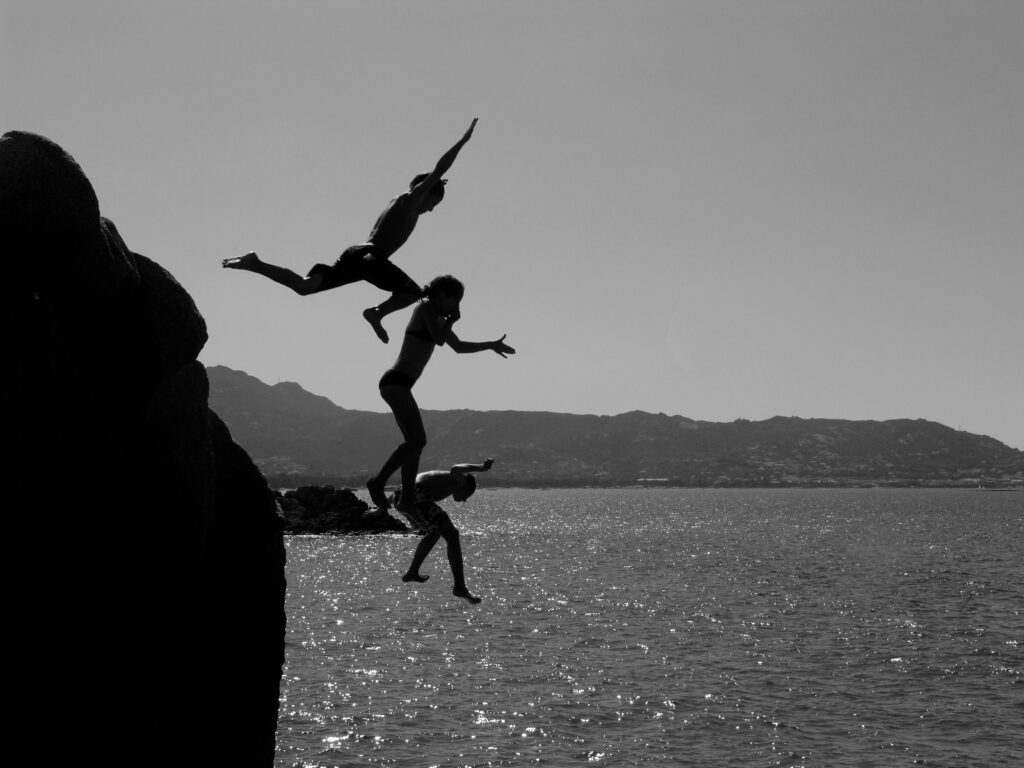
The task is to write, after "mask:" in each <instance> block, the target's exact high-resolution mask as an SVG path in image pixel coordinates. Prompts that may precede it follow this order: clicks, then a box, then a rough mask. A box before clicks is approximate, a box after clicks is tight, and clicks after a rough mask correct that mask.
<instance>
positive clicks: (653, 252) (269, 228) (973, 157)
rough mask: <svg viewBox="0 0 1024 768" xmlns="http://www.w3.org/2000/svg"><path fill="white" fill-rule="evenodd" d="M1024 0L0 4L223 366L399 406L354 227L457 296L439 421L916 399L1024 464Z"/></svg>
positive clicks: (98, 179) (93, 169) (13, 125)
mask: <svg viewBox="0 0 1024 768" xmlns="http://www.w3.org/2000/svg"><path fill="white" fill-rule="evenodd" d="M1021 40H1024V3H1022V2H1019V0H1005V1H1003V2H997V1H993V0H961V1H959V2H951V1H950V0H877V1H876V0H857V2H852V1H849V2H839V1H837V0H707V1H706V2H702V1H697V0H664V1H659V0H621V1H619V2H602V1H600V0H594V1H583V0H523V1H522V2H514V3H513V2H494V1H493V0H434V1H432V2H415V1H413V0H404V1H398V0H366V1H365V2H364V1H356V0H351V1H349V2H342V1H338V2H297V1H294V0H293V1H292V2H283V1H281V2H237V1H227V2H208V1H203V2H197V1H196V0H173V2H153V1H150V2H145V3H142V2H125V1H123V0H122V1H120V2H111V1H109V0H90V2H88V3H82V2H78V0H69V1H62V2H53V1H48V0H0V129H2V130H4V131H6V130H26V131H32V132H35V133H40V134H42V135H44V136H47V137H48V138H50V139H53V140H54V141H56V142H57V143H58V144H60V145H61V146H63V147H64V148H65V149H66V150H67V151H68V152H69V153H70V154H71V155H72V156H73V157H74V158H75V159H76V160H77V161H78V162H79V163H80V165H81V166H82V168H83V169H84V170H85V172H86V174H87V175H88V176H89V178H90V180H91V181H92V184H93V186H94V187H95V189H96V192H97V195H98V197H99V200H100V209H101V212H102V214H103V215H104V216H106V217H108V218H110V219H112V220H113V221H114V222H115V223H116V224H117V226H118V229H119V230H120V232H121V234H122V235H123V237H124V239H125V241H126V242H127V244H128V246H129V247H130V248H131V249H132V250H133V251H135V252H137V253H140V254H143V255H145V256H147V257H149V258H151V259H153V260H155V261H157V262H159V263H160V264H161V265H163V266H164V267H165V268H166V269H168V270H169V271H170V272H171V273H172V274H173V275H174V276H175V278H176V279H177V280H178V281H179V282H180V283H181V284H182V285H183V286H184V287H185V288H186V289H187V290H188V291H189V293H190V294H191V295H192V297H193V298H194V299H195V301H196V304H197V306H198V307H199V310H200V312H201V313H202V315H203V317H204V318H205V320H206V323H207V326H208V330H209V335H210V339H209V342H208V343H207V344H206V347H205V348H204V349H203V351H202V353H201V356H200V359H201V360H202V362H203V363H205V364H206V365H225V366H228V367H231V368H235V369H239V370H243V371H245V372H247V373H249V374H251V375H253V376H256V377H257V378H259V379H261V380H263V381H265V382H267V383H268V384H276V383H278V382H281V381H294V382H298V383H299V384H301V385H302V386H303V387H304V388H306V389H307V390H309V391H311V392H314V393H316V394H319V395H324V396H326V397H328V398H330V399H331V400H332V401H333V402H335V403H336V404H338V405H340V406H343V407H345V408H354V409H363V410H372V411H386V410H387V407H386V406H385V404H384V403H383V401H381V400H380V397H379V394H378V393H377V387H376V384H377V380H378V379H379V377H380V375H381V373H382V372H383V371H384V370H385V369H387V368H388V367H389V366H390V365H391V363H392V362H393V361H394V359H395V356H396V353H397V340H398V338H400V336H401V331H402V329H403V327H404V325H405V323H406V322H407V319H408V310H406V311H404V312H402V313H399V314H395V315H392V316H391V317H389V318H388V319H387V320H386V321H385V325H386V327H387V328H388V330H389V331H390V333H391V336H392V339H393V340H392V342H391V343H390V344H388V345H385V344H382V343H381V342H380V341H379V340H378V339H377V338H376V336H375V335H374V334H373V333H372V332H371V330H370V328H369V326H368V325H367V324H366V323H365V322H364V321H363V320H362V318H361V311H362V309H364V308H366V307H369V306H372V305H375V304H377V303H379V302H380V301H381V300H383V298H385V294H383V293H382V292H381V291H379V290H378V289H376V288H374V287H372V286H370V285H368V284H358V285H353V286H346V287H342V288H338V289H336V290H332V291H328V292H325V293H322V294H318V295H315V296H309V297H300V296H298V295H296V294H294V293H292V292H291V291H289V290H288V289H286V288H284V287H282V286H280V285H277V284H275V283H273V282H271V281H269V280H267V279H265V278H263V277H260V276H258V275H254V274H249V273H244V272H239V271H234V270H226V269H223V268H222V267H221V266H220V264H221V260H222V259H224V258H228V257H232V256H236V255H240V254H242V253H244V252H246V251H250V250H252V251H256V252H257V253H259V254H260V256H261V257H262V258H263V259H265V260H267V261H270V262H272V263H276V264H279V265H282V266H286V267H288V268H290V269H293V270H295V271H296V272H300V273H305V271H306V270H307V269H308V268H309V267H310V266H312V265H313V264H314V263H317V262H326V263H330V262H331V261H333V260H334V258H336V257H337V255H338V254H339V253H340V252H341V251H342V250H344V249H345V248H346V247H348V246H349V245H352V244H355V243H359V242H362V241H363V240H365V238H366V237H367V235H368V234H369V232H370V229H371V227H372V225H373V222H374V221H375V219H376V217H377V216H378V214H379V213H380V212H381V211H382V210H383V208H384V206H385V205H386V204H387V203H388V201H389V200H390V199H391V198H392V197H394V196H395V195H397V194H398V193H400V192H401V191H403V190H404V189H405V188H406V187H407V185H408V182H409V180H410V179H411V178H412V176H413V175H415V174H416V173H418V172H421V171H428V170H430V169H431V168H432V167H433V166H434V164H435V163H436V162H437V160H438V158H439V157H440V156H441V154H443V153H444V151H445V150H447V149H448V148H450V147H451V146H452V145H453V144H454V143H455V142H456V141H457V140H458V139H459V137H460V136H461V135H462V134H463V132H464V131H465V130H466V128H468V127H469V124H470V122H471V120H472V119H473V118H479V123H478V125H477V128H476V131H475V133H474V136H473V138H472V140H471V141H470V142H469V143H468V144H467V145H466V146H465V147H464V148H463V149H462V151H461V153H460V154H459V156H458V158H457V160H456V161H455V164H454V166H453V167H452V168H451V170H450V171H449V173H448V178H449V179H450V181H449V184H448V187H447V195H446V198H445V200H444V201H443V202H442V204H441V205H439V206H438V207H437V208H436V209H435V210H434V211H433V212H431V213H429V214H426V215H424V216H422V217H421V218H420V221H419V224H418V226H417V228H416V231H415V232H413V234H412V236H411V237H410V239H409V241H408V242H407V243H406V244H405V245H404V246H403V247H402V248H401V249H400V250H399V251H398V252H397V253H396V254H395V256H394V257H393V260H394V262H395V263H396V264H398V265H399V266H400V267H402V268H403V269H405V270H406V271H407V272H408V273H409V274H410V275H411V276H412V277H413V278H414V279H416V280H417V281H419V282H420V283H425V282H427V281H428V280H430V279H431V278H432V277H434V276H436V275H440V274H445V273H448V274H453V275H456V276H457V277H459V278H460V279H461V280H462V281H463V282H464V283H465V284H466V297H465V299H464V301H463V304H462V319H461V320H460V322H459V323H458V325H457V326H456V330H457V332H458V333H459V336H460V337H461V338H463V339H467V340H473V341H486V340H492V339H496V338H499V337H501V336H502V335H503V334H507V338H506V341H507V343H509V344H511V345H512V346H513V347H515V348H516V349H517V352H518V353H517V354H516V355H514V356H511V357H509V358H507V359H503V358H501V357H499V356H498V355H495V354H493V353H491V352H489V351H488V352H483V353H479V354H467V355H457V354H455V353H454V352H453V351H452V350H450V349H443V350H439V351H438V352H437V353H436V354H435V356H434V358H433V359H432V360H431V362H430V365H429V366H428V368H427V370H426V372H425V373H424V375H423V378H422V379H421V380H420V381H419V382H418V383H417V386H416V389H415V393H416V397H417V399H418V401H419V403H420V406H421V407H422V408H425V409H453V408H470V409H476V410H542V411H555V412H566V413H591V414H609V415H610V414H617V413H622V412H625V411H631V410H643V411H649V412H663V413H667V414H671V415H676V414H678V415H683V416H687V417H690V418H694V419H700V420H708V421H732V420H734V419H738V418H745V419H751V420H760V419H765V418H770V417H772V416H776V415H781V416H800V417H804V418H812V417H813V418H836V419H877V420H882V419H896V418H921V419H929V420H933V421H938V422H941V423H943V424H946V425H948V426H950V427H953V428H956V429H963V430H966V431H969V432H975V433H980V434H986V435H990V436H991V437H994V438H996V439H998V440H1001V441H1002V442H1004V443H1006V444H1008V445H1010V446H1012V447H1015V448H1020V449H1024V396H1022V393H1024V354H1022V351H1021V350H1024V259H1022V257H1024V247H1022V246H1024V141H1022V136H1024V45H1021Z"/></svg>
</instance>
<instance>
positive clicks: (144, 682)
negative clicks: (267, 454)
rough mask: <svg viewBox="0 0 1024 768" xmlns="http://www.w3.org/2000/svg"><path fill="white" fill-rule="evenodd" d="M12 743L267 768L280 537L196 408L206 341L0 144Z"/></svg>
mask: <svg viewBox="0 0 1024 768" xmlns="http://www.w3.org/2000/svg"><path fill="white" fill-rule="evenodd" d="M0 243H2V246H0V259H2V267H0V268H2V270H3V278H2V282H0V307H2V309H0V329H2V330H0V339H2V344H3V350H2V354H3V376H2V377H0V387H2V390H0V403H2V406H0V420H2V421H0V434H2V443H3V455H2V457H0V460H2V466H3V469H4V472H5V477H4V480H5V482H4V483H3V487H4V489H5V490H6V491H7V492H8V498H9V500H10V501H11V502H12V503H10V504H8V506H7V510H6V511H7V516H6V519H7V521H8V526H9V533H8V537H7V542H8V557H7V558H5V561H6V562H7V564H8V567H7V588H8V594H9V595H10V596H11V597H10V603H11V604H12V605H11V608H10V609H9V611H8V614H7V617H6V618H7V621H6V626H7V627H8V630H7V641H8V642H7V645H8V649H9V650H8V652H7V653H8V664H7V666H8V668H9V669H11V670H12V674H11V675H9V676H8V680H9V687H8V688H7V693H8V702H9V710H11V711H13V712H14V713H15V718H14V720H13V722H11V721H9V723H8V731H9V733H11V735H12V738H13V739H16V740H17V742H18V743H19V744H20V745H21V746H22V748H23V749H27V750H28V751H29V753H30V754H33V753H34V754H35V755H36V761H41V762H44V763H64V762H68V763H79V762H98V763H100V764H103V765H105V766H111V765H113V766H120V765H125V766H128V765H131V766H138V765H147V766H160V767H163V766H167V767H168V768H169V767H170V766H174V767H175V768H181V766H190V767H194V766H215V765H216V766H226V765H238V766H242V765H244V766H267V767H268V768H269V767H270V766H272V765H273V762H274V740H275V731H276V725H277V708H278V691H279V683H280V676H281V665H282V663H283V658H284V632H285V615H284V590H285V581H284V546H283V538H282V532H281V526H282V521H281V519H280V518H279V516H278V514H277V508H276V505H275V503H274V500H273V496H272V494H271V492H270V490H269V488H268V487H267V483H266V481H265V479H264V478H263V476H262V474H261V473H260V472H259V470H258V469H257V468H256V466H255V465H254V464H253V462H252V461H251V460H250V459H249V457H248V455H246V453H245V452H244V451H243V450H242V449H241V448H240V447H239V446H238V445H236V444H235V443H234V441H233V440H232V438H231V435H230V434H229V433H228V430H227V428H226V427H225V425H224V424H223V422H221V420H220V419H219V418H218V417H217V416H216V415H215V414H214V413H213V412H212V411H211V410H210V409H209V408H208V405H207V398H208V394H209V393H208V381H207V376H206V372H205V370H204V368H203V366H202V365H201V364H200V363H199V362H198V361H197V355H198V354H199V351H200V350H201V349H202V347H203V345H204V343H205V342H206V338H207V336H206V326H205V323H204V321H203V318H202V317H201V316H200V314H199V312H198V311H197V309H196V307H195V304H194V303H193V301H192V299H191V297H190V296H189V294H188V293H187V292H186V291H185V290H184V289H183V288H182V287H181V285H179V284H178V283H177V282H176V281H175V280H174V278H173V277H172V276H171V275H170V274H169V273H168V272H167V271H166V270H165V269H163V268H162V267H161V266H159V265H158V264H156V263H154V262H153V261H151V260H149V259H147V258H146V257H145V256H142V255H140V254H138V253H135V252H133V251H131V250H130V249H129V248H128V246H127V245H126V244H125V242H124V241H123V240H122V238H121V236H120V235H119V234H118V231H117V228H116V227H115V226H114V224H113V222H111V221H109V220H107V219H105V218H103V217H102V216H101V215H100V206H99V203H98V201H97V197H96V194H95V192H94V190H93V188H92V185H91V184H90V182H89V180H88V178H87V177H86V175H85V174H84V173H83V171H82V169H81V168H80V167H79V166H78V164H77V163H76V162H75V161H74V160H73V159H72V158H71V157H70V156H69V155H68V154H67V153H66V152H65V151H64V150H63V149H61V147H59V146H57V145H56V144H54V143H53V142H51V141H49V140H48V139H46V138H43V137H41V136H37V135H34V134H30V133H22V132H11V133H6V134H4V135H3V137H2V138H0Z"/></svg>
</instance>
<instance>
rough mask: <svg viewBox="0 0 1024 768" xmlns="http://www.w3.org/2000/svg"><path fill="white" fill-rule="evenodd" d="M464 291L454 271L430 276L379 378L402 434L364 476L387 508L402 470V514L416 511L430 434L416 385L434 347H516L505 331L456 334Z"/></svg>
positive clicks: (504, 351) (507, 350)
mask: <svg viewBox="0 0 1024 768" xmlns="http://www.w3.org/2000/svg"><path fill="white" fill-rule="evenodd" d="M464 293H465V289H464V287H463V285H462V283H461V282H460V281H459V280H457V279H455V278H454V277H452V276H451V275H441V276H440V277H436V278H434V279H433V280H431V281H430V283H429V284H428V285H427V287H426V288H425V289H424V294H425V298H424V299H423V300H422V301H421V302H420V303H419V305H418V306H417V307H416V309H414V310H413V312H412V317H410V319H409V324H408V326H406V329H405V335H404V337H403V339H402V348H401V350H399V353H398V359H396V360H395V362H394V364H392V366H391V368H389V369H388V370H387V371H385V372H384V375H383V376H382V377H381V379H380V382H379V384H378V387H379V388H380V396H381V398H383V400H384V402H386V403H387V404H388V407H389V408H391V412H392V413H393V414H394V416H395V422H396V423H397V424H398V428H399V430H401V432H402V437H403V438H404V440H403V442H402V443H401V445H399V446H398V447H397V448H396V449H395V450H394V451H393V452H392V454H391V455H390V456H389V457H388V459H387V461H385V462H384V465H383V466H382V467H381V468H380V471H379V472H378V473H377V474H376V475H374V476H373V477H371V478H370V479H369V480H367V481H366V488H367V490H368V491H369V492H370V499H371V500H372V501H373V503H374V504H376V505H377V507H378V508H380V509H387V508H388V506H389V504H390V502H389V501H388V499H387V496H386V495H385V493H384V486H385V485H386V484H387V482H388V479H389V478H390V477H391V475H393V474H394V473H395V472H396V471H397V470H401V478H402V494H401V495H400V499H399V501H398V502H397V503H396V509H398V511H399V512H402V513H404V514H415V512H416V507H415V498H416V475H417V473H418V472H419V463H420V454H421V453H422V452H423V448H424V446H426V444H427V435H426V432H425V431H424V429H423V418H422V417H421V416H420V409H419V405H417V403H416V398H415V397H413V394H412V388H413V385H414V384H415V383H416V380H417V379H419V377H420V375H421V374H422V373H423V370H424V368H426V367H427V363H428V362H429V361H430V358H431V356H432V355H433V354H434V349H435V348H436V347H440V346H443V345H445V344H447V345H448V346H449V347H451V348H452V349H453V350H455V351H456V352H458V353H467V352H485V351H488V350H489V351H492V352H495V353H497V354H499V355H501V356H502V357H506V356H507V355H512V354H515V350H514V349H513V348H512V347H510V346H509V345H508V344H506V343H505V337H504V336H502V337H501V338H500V339H497V340H495V341H463V340H462V339H460V338H459V337H458V336H457V335H456V333H455V331H453V330H452V326H453V325H454V324H455V323H456V322H457V321H458V320H459V318H460V314H459V304H460V302H461V301H462V297H463V294H464Z"/></svg>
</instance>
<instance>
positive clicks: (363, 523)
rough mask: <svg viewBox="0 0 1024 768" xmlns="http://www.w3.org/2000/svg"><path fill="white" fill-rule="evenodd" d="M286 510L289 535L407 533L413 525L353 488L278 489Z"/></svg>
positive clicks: (327, 486)
mask: <svg viewBox="0 0 1024 768" xmlns="http://www.w3.org/2000/svg"><path fill="white" fill-rule="evenodd" d="M275 495H276V497H277V503H278V504H279V505H280V507H281V510H282V512H283V513H284V521H285V522H284V532H285V533H289V534H296V533H312V534H362V533H388V532H395V533H404V532H407V531H408V530H409V526H407V525H406V524H405V523H403V522H401V521H399V520H398V519H396V518H395V517H393V516H392V515H390V514H388V513H387V512H385V511H384V510H380V509H376V508H373V509H371V508H370V505H369V504H367V503H366V502H365V501H363V500H362V499H360V498H359V497H358V496H356V495H355V494H354V493H353V492H352V491H351V489H349V488H339V489H336V488H335V487H334V486H333V485H307V486H302V487H301V488H296V489H295V490H293V491H286V492H285V493H277V492H275Z"/></svg>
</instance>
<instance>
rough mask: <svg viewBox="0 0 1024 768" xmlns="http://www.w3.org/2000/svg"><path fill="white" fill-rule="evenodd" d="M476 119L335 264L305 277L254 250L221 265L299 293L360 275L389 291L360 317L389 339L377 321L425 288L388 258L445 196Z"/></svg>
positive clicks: (322, 266)
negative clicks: (363, 239)
mask: <svg viewBox="0 0 1024 768" xmlns="http://www.w3.org/2000/svg"><path fill="white" fill-rule="evenodd" d="M475 127H476V118H473V122H472V123H471V124H470V126H469V130H467V131H466V133H465V134H464V135H463V137H462V138H461V139H459V141H458V142H457V143H456V144H455V146H453V147H452V148H451V149H449V150H448V151H447V152H445V153H444V154H443V155H442V156H441V159H440V160H438V162H437V165H436V166H435V167H434V170H432V171H431V172H430V173H420V174H417V175H416V176H415V177H414V178H413V180H412V183H411V184H410V185H409V189H408V190H407V191H406V192H403V193H401V194H400V195H398V196H397V197H395V198H394V199H392V200H391V202H389V203H388V205H387V207H386V208H385V209H384V212H383V213H381V215H380V216H379V217H377V222H376V223H375V224H374V225H373V231H371V232H370V236H369V238H367V240H366V242H364V243H359V244H358V245H353V246H351V247H349V248H346V249H345V251H344V252H343V253H342V254H341V256H339V257H338V259H337V260H336V261H335V262H334V264H331V265H327V264H315V265H314V266H313V267H312V269H310V270H309V272H308V273H307V274H306V276H305V277H302V276H301V275H299V274H297V273H296V272H293V271H292V270H290V269H288V268H286V267H280V266H277V265H276V264H270V263H269V262H266V261H262V260H261V259H260V258H259V256H257V255H256V253H254V252H251V251H250V252H249V253H247V254H245V255H244V256H237V257H234V258H230V259H224V261H223V262H221V265H222V266H224V267H226V268H228V269H241V270H245V271H248V272H255V273H256V274H258V275H263V276H264V277H267V278H270V279H271V280H273V281H274V282H276V283H280V284H281V285H284V286H287V287H288V288H291V289H292V290H293V291H295V292H296V293H297V294H299V295H300V296H309V295H311V294H314V293H320V292H322V291H327V290H330V289H331V288H337V287H339V286H342V285H348V284H349V283H355V282H358V281H360V280H365V281H366V282H368V283H370V284H372V285H375V286H376V287H378V288H380V289H381V290H383V291H388V292H390V293H391V296H389V297H388V298H387V299H386V300H385V301H384V302H382V303H381V304H378V305H377V306H376V307H370V308H368V309H365V310H363V318H364V319H365V320H366V321H367V322H368V323H369V324H370V326H371V327H372V328H373V331H374V333H376V334H377V337H378V338H379V339H380V340H381V341H383V342H385V343H387V341H388V333H387V331H385V330H384V326H383V325H381V320H383V319H384V318H385V317H386V316H387V315H390V314H391V313H392V312H396V311H398V310H400V309H403V308H405V307H408V306H409V305H410V304H412V303H413V302H415V301H416V300H417V299H419V298H421V297H422V296H423V291H422V289H421V288H420V286H419V285H417V284H416V282H415V281H414V280H413V279H412V278H411V277H409V276H408V275H407V274H406V273H405V272H403V271H402V270H401V269H399V268H398V267H397V266H395V265H394V264H393V263H392V262H391V256H392V255H393V254H394V253H395V251H397V250H398V249H399V248H400V247H402V245H403V244H404V243H405V241H406V240H408V239H409V235H411V234H412V231H413V230H414V229H415V228H416V223H417V222H418V221H419V217H420V215H421V214H424V213H428V212H429V211H432V210H434V207H435V206H437V204H438V203H440V202H441V200H442V199H443V198H444V185H445V184H446V183H447V179H444V178H442V177H443V176H444V174H445V173H447V171H448V169H449V168H451V166H452V163H454V162H455V158H456V157H457V156H458V154H459V150H461V149H462V147H463V146H464V145H465V144H466V142H468V141H469V140H470V138H472V136H473V129H474V128H475Z"/></svg>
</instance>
